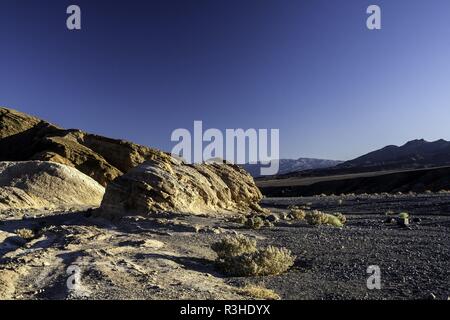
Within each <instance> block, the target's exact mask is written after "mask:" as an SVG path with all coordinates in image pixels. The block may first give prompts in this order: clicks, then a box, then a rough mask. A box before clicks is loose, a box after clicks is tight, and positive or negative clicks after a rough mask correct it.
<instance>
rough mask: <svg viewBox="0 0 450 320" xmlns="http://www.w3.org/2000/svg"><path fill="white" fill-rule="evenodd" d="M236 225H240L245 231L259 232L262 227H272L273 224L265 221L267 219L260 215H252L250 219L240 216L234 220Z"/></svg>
mask: <svg viewBox="0 0 450 320" xmlns="http://www.w3.org/2000/svg"><path fill="white" fill-rule="evenodd" d="M236 222H237V223H240V224H242V225H243V226H244V227H245V228H247V229H254V230H259V229H261V228H263V227H273V223H272V222H271V221H269V220H267V217H265V216H262V215H254V216H250V217H244V216H241V217H239V218H238V219H237V220H236Z"/></svg>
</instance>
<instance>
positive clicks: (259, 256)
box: [252, 246, 295, 276]
mask: <svg viewBox="0 0 450 320" xmlns="http://www.w3.org/2000/svg"><path fill="white" fill-rule="evenodd" d="M252 258H253V259H252V260H253V263H254V264H255V265H256V268H255V272H254V274H255V275H260V276H267V275H275V274H280V273H283V272H285V271H287V270H288V269H289V268H290V267H292V266H293V265H294V261H295V256H294V255H292V252H291V251H290V250H288V249H286V248H277V247H273V246H269V247H267V248H264V249H261V250H258V251H257V252H255V253H253V254H252Z"/></svg>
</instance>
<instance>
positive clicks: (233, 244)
mask: <svg viewBox="0 0 450 320" xmlns="http://www.w3.org/2000/svg"><path fill="white" fill-rule="evenodd" d="M211 249H213V250H214V252H216V254H217V256H218V257H219V259H226V258H229V257H234V256H238V255H241V254H244V253H252V252H255V251H256V241H255V240H253V239H250V238H247V237H245V236H243V235H238V236H235V237H226V238H225V239H222V240H221V241H219V242H216V243H214V244H213V245H212V246H211Z"/></svg>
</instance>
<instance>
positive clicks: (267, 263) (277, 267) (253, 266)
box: [211, 236, 295, 276]
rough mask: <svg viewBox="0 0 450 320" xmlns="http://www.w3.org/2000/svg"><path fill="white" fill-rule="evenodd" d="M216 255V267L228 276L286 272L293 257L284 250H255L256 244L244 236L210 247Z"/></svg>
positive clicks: (293, 259)
mask: <svg viewBox="0 0 450 320" xmlns="http://www.w3.org/2000/svg"><path fill="white" fill-rule="evenodd" d="M211 248H212V249H213V250H214V251H215V252H216V253H217V257H218V258H217V259H216V265H217V267H218V268H219V269H220V270H221V271H222V272H224V273H226V274H228V275H230V276H267V275H276V274H280V273H283V272H285V271H287V270H288V269H289V268H290V267H291V266H292V265H293V264H294V261H295V256H294V255H292V252H291V251H289V250H288V249H286V248H276V247H272V246H269V247H267V248H263V249H259V250H257V249H256V242H255V241H254V240H250V239H248V238H246V237H244V236H238V237H235V238H226V239H224V240H222V241H220V242H218V243H215V244H213V245H212V247H211Z"/></svg>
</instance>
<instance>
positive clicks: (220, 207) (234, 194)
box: [100, 155, 262, 217]
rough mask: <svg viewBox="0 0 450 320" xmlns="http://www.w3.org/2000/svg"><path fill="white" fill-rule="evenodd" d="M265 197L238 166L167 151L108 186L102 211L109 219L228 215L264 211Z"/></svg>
mask: <svg viewBox="0 0 450 320" xmlns="http://www.w3.org/2000/svg"><path fill="white" fill-rule="evenodd" d="M261 198H262V195H261V193H260V191H259V189H258V188H257V187H256V185H255V183H254V181H253V178H252V177H251V176H250V175H249V174H248V173H247V172H246V171H244V170H243V169H241V168H240V167H238V166H235V165H230V164H222V163H220V164H219V163H210V164H201V165H199V164H195V165H189V164H186V163H184V162H183V161H181V160H179V159H176V158H174V157H171V156H169V155H164V156H161V157H159V159H157V160H151V161H146V162H145V163H143V164H141V165H139V166H138V167H136V168H134V169H131V170H130V171H129V172H128V173H127V174H125V175H123V176H121V177H118V178H116V179H115V180H114V181H113V182H111V183H110V184H108V186H107V188H106V191H105V196H104V198H103V201H102V204H101V210H100V214H101V215H103V216H107V217H120V216H122V215H129V214H138V215H146V214H150V213H155V212H177V213H190V214H215V213H217V214H219V213H220V214H222V213H230V212H233V213H247V212H250V211H253V212H261V211H262V209H261V207H260V206H259V205H258V202H259V201H260V200H261Z"/></svg>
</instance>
